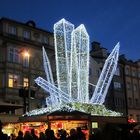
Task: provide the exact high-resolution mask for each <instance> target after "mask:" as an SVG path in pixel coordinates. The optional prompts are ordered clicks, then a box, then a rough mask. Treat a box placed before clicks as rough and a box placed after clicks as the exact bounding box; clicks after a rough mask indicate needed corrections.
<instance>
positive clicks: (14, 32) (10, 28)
mask: <svg viewBox="0 0 140 140" xmlns="http://www.w3.org/2000/svg"><path fill="white" fill-rule="evenodd" d="M8 33H10V34H12V35H16V34H17V29H16V27H14V26H9V27H8Z"/></svg>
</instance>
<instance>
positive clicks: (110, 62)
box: [90, 43, 120, 104]
mask: <svg viewBox="0 0 140 140" xmlns="http://www.w3.org/2000/svg"><path fill="white" fill-rule="evenodd" d="M119 48H120V44H119V43H117V45H116V46H115V48H114V49H113V51H112V52H111V53H110V55H109V56H108V58H107V59H106V61H105V64H104V67H103V70H102V72H101V75H100V77H99V80H98V83H97V85H96V88H95V91H94V93H93V96H92V98H91V100H90V103H95V104H103V103H104V101H105V97H106V94H107V91H108V88H109V85H110V83H111V80H112V78H113V75H114V73H115V70H116V67H117V62H118V56H119Z"/></svg>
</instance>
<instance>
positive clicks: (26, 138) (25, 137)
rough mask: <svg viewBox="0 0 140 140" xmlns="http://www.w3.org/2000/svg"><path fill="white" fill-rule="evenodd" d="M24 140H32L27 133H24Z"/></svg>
mask: <svg viewBox="0 0 140 140" xmlns="http://www.w3.org/2000/svg"><path fill="white" fill-rule="evenodd" d="M24 140H34V139H33V137H32V135H31V134H30V132H29V131H26V132H25V135H24Z"/></svg>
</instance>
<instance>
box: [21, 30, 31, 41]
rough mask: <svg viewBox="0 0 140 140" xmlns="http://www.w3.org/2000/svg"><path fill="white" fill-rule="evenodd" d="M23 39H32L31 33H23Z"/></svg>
mask: <svg viewBox="0 0 140 140" xmlns="http://www.w3.org/2000/svg"><path fill="white" fill-rule="evenodd" d="M23 37H24V38H25V39H30V37H31V33H30V32H29V31H23Z"/></svg>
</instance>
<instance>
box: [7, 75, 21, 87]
mask: <svg viewBox="0 0 140 140" xmlns="http://www.w3.org/2000/svg"><path fill="white" fill-rule="evenodd" d="M18 85H19V76H18V75H15V74H9V75H8V87H11V88H12V87H18Z"/></svg>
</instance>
